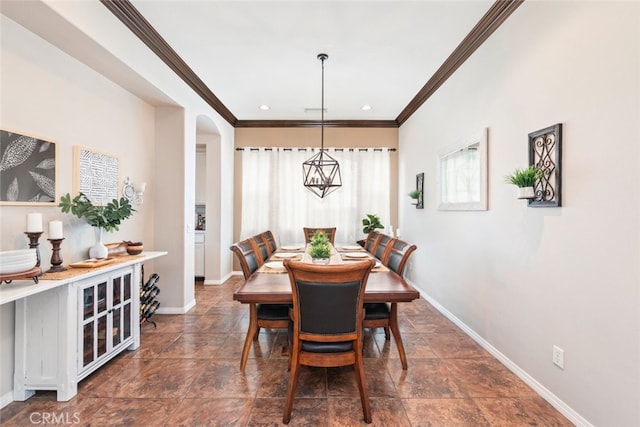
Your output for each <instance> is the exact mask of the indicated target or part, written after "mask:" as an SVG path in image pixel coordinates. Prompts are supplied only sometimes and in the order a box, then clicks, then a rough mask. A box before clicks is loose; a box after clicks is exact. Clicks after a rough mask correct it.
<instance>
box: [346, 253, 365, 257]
mask: <svg viewBox="0 0 640 427" xmlns="http://www.w3.org/2000/svg"><path fill="white" fill-rule="evenodd" d="M344 256H346V257H349V258H369V254H368V253H366V252H347V253H346V254H344Z"/></svg>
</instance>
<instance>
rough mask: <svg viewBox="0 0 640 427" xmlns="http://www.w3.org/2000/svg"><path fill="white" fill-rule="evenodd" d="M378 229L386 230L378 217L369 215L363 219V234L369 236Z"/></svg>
mask: <svg viewBox="0 0 640 427" xmlns="http://www.w3.org/2000/svg"><path fill="white" fill-rule="evenodd" d="M376 228H384V225H382V223H381V222H380V217H379V216H378V215H373V214H367V216H366V217H365V218H363V219H362V232H363V233H364V234H369V232H370V231H373V230H375V229H376Z"/></svg>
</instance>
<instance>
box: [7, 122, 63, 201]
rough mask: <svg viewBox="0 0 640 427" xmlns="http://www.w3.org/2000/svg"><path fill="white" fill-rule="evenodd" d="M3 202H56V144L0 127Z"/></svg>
mask: <svg viewBox="0 0 640 427" xmlns="http://www.w3.org/2000/svg"><path fill="white" fill-rule="evenodd" d="M0 204H3V205H23V204H35V205H43V206H55V205H56V144H55V143H53V142H51V141H46V140H44V139H39V138H36V137H34V136H29V135H23V134H20V133H17V132H11V131H7V130H0Z"/></svg>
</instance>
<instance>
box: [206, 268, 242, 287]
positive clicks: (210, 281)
mask: <svg viewBox="0 0 640 427" xmlns="http://www.w3.org/2000/svg"><path fill="white" fill-rule="evenodd" d="M234 274H235V272H234V271H232V272H231V273H229V274H227V275H226V276H224V277H223V278H221V279H218V280H213V279H210V280H207V279H205V280H204V285H222V284H223V283H224V282H226V281H227V280H229V278H231V276H233V275H234Z"/></svg>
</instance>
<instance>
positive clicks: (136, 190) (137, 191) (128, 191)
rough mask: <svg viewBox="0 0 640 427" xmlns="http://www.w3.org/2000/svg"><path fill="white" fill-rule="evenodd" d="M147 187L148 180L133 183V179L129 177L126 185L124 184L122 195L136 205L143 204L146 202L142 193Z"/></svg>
mask: <svg viewBox="0 0 640 427" xmlns="http://www.w3.org/2000/svg"><path fill="white" fill-rule="evenodd" d="M146 188H147V183H146V182H138V183H133V182H131V179H129V177H127V179H125V180H124V185H123V186H122V195H123V196H124V197H125V198H126V199H127V200H129V201H130V202H131V203H133V204H134V205H141V204H142V202H144V199H143V198H142V195H143V194H144V190H145V189H146Z"/></svg>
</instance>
